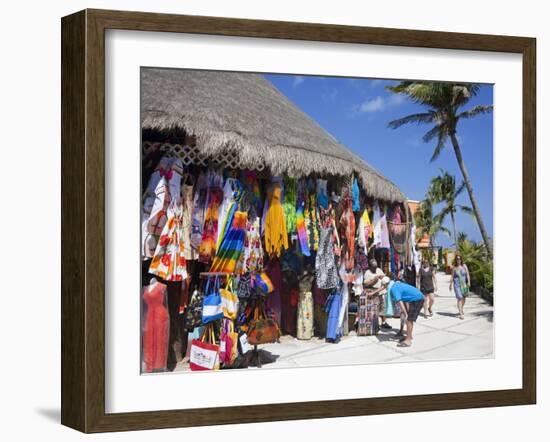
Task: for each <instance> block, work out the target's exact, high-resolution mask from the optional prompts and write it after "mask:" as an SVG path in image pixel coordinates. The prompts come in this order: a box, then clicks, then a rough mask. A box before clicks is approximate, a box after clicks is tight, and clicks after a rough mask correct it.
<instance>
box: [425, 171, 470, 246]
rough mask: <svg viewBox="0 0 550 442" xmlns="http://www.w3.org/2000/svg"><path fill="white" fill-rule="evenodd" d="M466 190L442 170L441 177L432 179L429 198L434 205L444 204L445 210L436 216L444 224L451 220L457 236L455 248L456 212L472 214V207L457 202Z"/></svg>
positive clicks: (453, 177) (462, 184) (452, 176)
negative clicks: (448, 218)
mask: <svg viewBox="0 0 550 442" xmlns="http://www.w3.org/2000/svg"><path fill="white" fill-rule="evenodd" d="M464 189H465V184H464V182H462V183H461V184H460V185H458V187H457V184H456V178H455V176H454V175H451V174H450V173H449V172H446V171H444V170H442V169H440V175H438V176H436V177H434V178H432V180H431V182H430V187H429V188H428V193H427V194H428V198H429V199H430V200H431V201H433V202H434V203H436V204H437V203H443V208H442V209H441V211H440V212H439V213H438V214H437V215H435V219H436V220H437V222H439V223H440V224H443V223H444V221H445V219H446V218H447V217H450V218H451V221H452V224H453V231H454V235H455V247H457V246H458V238H457V237H456V231H455V230H456V228H455V214H456V212H457V211H458V210H460V211H462V212H464V213H468V214H470V215H471V214H472V209H471V208H470V207H467V206H464V205H462V204H457V202H456V200H457V199H458V197H459V196H460V194H461V193H462V192H464Z"/></svg>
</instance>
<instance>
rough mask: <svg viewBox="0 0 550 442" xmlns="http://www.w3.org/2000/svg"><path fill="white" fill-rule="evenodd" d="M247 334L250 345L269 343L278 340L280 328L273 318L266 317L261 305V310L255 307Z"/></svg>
mask: <svg viewBox="0 0 550 442" xmlns="http://www.w3.org/2000/svg"><path fill="white" fill-rule="evenodd" d="M247 334H248V343H249V344H250V345H260V344H271V343H273V342H278V341H279V338H280V337H281V330H280V329H279V325H278V324H277V322H276V321H275V320H274V319H272V318H268V317H266V314H265V312H264V310H263V307H262V308H261V312H260V307H256V309H255V310H254V319H253V320H252V321H250V325H249V327H248V331H247Z"/></svg>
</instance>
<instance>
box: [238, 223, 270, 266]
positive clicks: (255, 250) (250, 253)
mask: <svg viewBox="0 0 550 442" xmlns="http://www.w3.org/2000/svg"><path fill="white" fill-rule="evenodd" d="M263 268H264V251H263V249H262V238H261V236H260V217H258V216H257V217H256V218H255V219H254V220H253V221H252V222H250V220H248V221H247V223H246V237H245V240H244V251H243V253H242V254H241V257H240V259H239V263H238V264H237V268H236V270H235V272H236V273H238V274H242V273H245V272H261V271H262V270H263Z"/></svg>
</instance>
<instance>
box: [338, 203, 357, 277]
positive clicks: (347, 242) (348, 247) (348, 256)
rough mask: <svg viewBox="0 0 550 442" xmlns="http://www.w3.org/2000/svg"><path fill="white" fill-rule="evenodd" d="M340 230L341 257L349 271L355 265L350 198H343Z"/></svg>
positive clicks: (353, 228) (353, 229)
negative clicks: (341, 239)
mask: <svg viewBox="0 0 550 442" xmlns="http://www.w3.org/2000/svg"><path fill="white" fill-rule="evenodd" d="M340 230H341V237H342V238H343V241H342V242H343V245H344V247H343V250H342V259H343V261H344V265H345V267H346V270H348V271H350V270H352V269H353V267H354V266H355V259H354V258H355V216H354V215H353V210H352V199H351V198H350V197H349V196H346V197H345V198H344V211H343V212H342V215H341V216H340Z"/></svg>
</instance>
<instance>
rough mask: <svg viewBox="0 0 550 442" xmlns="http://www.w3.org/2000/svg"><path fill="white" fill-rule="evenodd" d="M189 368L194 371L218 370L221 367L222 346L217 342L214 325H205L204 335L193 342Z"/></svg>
mask: <svg viewBox="0 0 550 442" xmlns="http://www.w3.org/2000/svg"><path fill="white" fill-rule="evenodd" d="M189 368H190V369H191V370H192V371H204V370H218V369H219V368H220V347H219V346H218V345H216V343H215V338H214V329H213V327H212V325H209V326H208V327H205V329H204V332H203V333H202V336H201V337H200V338H199V339H193V341H192V342H191V352H190V355H189Z"/></svg>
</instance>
